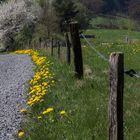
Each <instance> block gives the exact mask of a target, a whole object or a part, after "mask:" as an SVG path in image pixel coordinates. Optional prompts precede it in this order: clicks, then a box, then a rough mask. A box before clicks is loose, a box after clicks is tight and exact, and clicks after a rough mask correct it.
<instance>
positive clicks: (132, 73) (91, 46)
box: [81, 34, 140, 78]
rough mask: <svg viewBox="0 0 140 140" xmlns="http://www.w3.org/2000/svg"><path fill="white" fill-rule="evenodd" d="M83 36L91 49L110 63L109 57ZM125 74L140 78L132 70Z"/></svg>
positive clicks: (139, 75)
mask: <svg viewBox="0 0 140 140" xmlns="http://www.w3.org/2000/svg"><path fill="white" fill-rule="evenodd" d="M81 36H82V37H83V38H84V40H85V41H86V42H87V44H88V45H89V47H90V48H91V49H92V50H94V51H95V52H96V53H97V54H98V55H99V57H100V58H102V59H103V60H104V61H106V62H108V63H109V59H108V58H107V57H105V56H104V55H103V54H102V53H100V52H99V51H98V50H97V49H96V48H95V47H94V46H95V45H93V44H91V43H90V42H89V41H88V40H87V39H86V37H85V36H84V35H83V34H81ZM124 73H125V74H127V75H129V76H130V77H136V78H140V74H138V73H136V72H135V71H134V70H133V72H132V70H129V71H124Z"/></svg>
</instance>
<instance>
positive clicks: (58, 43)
mask: <svg viewBox="0 0 140 140" xmlns="http://www.w3.org/2000/svg"><path fill="white" fill-rule="evenodd" d="M57 46H58V58H59V59H60V42H59V41H58V42H57Z"/></svg>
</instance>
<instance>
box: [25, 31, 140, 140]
mask: <svg viewBox="0 0 140 140" xmlns="http://www.w3.org/2000/svg"><path fill="white" fill-rule="evenodd" d="M98 31H99V32H100V33H102V34H101V35H102V37H106V39H105V40H106V41H107V42H110V40H112V41H113V42H114V40H116V39H115V37H116V38H119V37H118V36H115V37H114V34H113V35H112V36H111V35H110V34H111V33H112V32H111V31H110V30H109V31H108V33H107V30H98ZM91 32H92V31H91ZM99 32H97V30H96V33H99ZM114 32H117V31H114ZM118 32H119V31H118ZM100 33H99V34H100ZM117 34H119V33H117ZM133 34H135V33H133ZM107 35H108V36H107ZM136 36H137V35H135V36H134V37H136ZM109 37H111V38H109ZM96 49H98V50H99V51H100V52H101V53H102V54H104V55H105V56H106V57H107V58H109V55H110V53H111V52H114V51H121V52H124V54H125V67H126V68H128V69H129V68H133V69H135V70H136V71H137V72H139V73H140V65H139V62H140V57H139V53H140V45H139V44H138V45H135V44H133V45H132V44H130V45H127V44H123V45H121V44H110V43H109V44H107V45H106V46H102V45H100V44H98V46H96ZM42 54H43V55H47V57H48V59H49V60H51V61H52V62H53V63H54V64H53V65H52V66H51V71H52V72H53V73H54V74H55V77H54V79H55V81H56V84H55V86H54V87H52V88H51V90H50V91H49V93H48V94H47V95H46V97H45V101H44V102H42V103H40V104H38V105H36V106H34V107H33V108H32V109H31V114H28V115H27V118H28V117H29V118H28V119H27V122H26V123H25V124H24V125H23V126H22V129H24V130H25V132H26V136H25V140H107V139H108V99H109V76H108V75H109V74H108V70H109V65H108V63H107V62H105V61H104V60H102V59H101V58H100V57H99V56H98V55H97V54H96V53H95V52H94V51H92V50H91V49H90V48H89V47H88V46H86V47H83V58H84V69H85V71H90V73H88V72H87V73H86V74H85V76H84V79H81V80H78V79H75V78H74V76H73V75H74V70H73V64H72V65H70V66H68V65H67V64H66V62H65V61H64V58H65V57H64V56H65V55H64V52H63V54H62V55H63V58H62V59H63V62H62V61H60V60H57V58H56V57H53V58H52V57H51V56H50V55H49V53H46V52H42ZM139 87H140V79H137V78H131V77H129V76H126V75H125V89H124V130H125V140H139V138H140V115H139V114H140V109H139V108H140V102H139V99H140V88H139ZM47 107H53V108H54V109H55V112H52V113H50V114H48V115H46V117H45V118H44V119H42V120H38V119H37V116H38V115H39V114H40V112H42V110H43V109H45V108H47ZM60 110H65V111H66V112H67V116H66V117H63V118H61V117H60V116H59V114H58V112H59V111H60Z"/></svg>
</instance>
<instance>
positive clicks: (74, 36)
mask: <svg viewBox="0 0 140 140" xmlns="http://www.w3.org/2000/svg"><path fill="white" fill-rule="evenodd" d="M70 33H71V40H72V45H73V52H74V65H75V76H76V77H77V78H82V77H83V58H82V48H81V41H80V37H79V24H78V22H72V23H70Z"/></svg>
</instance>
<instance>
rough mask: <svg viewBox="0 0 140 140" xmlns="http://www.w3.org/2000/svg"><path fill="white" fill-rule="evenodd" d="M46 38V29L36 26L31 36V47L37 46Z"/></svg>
mask: <svg viewBox="0 0 140 140" xmlns="http://www.w3.org/2000/svg"><path fill="white" fill-rule="evenodd" d="M47 38H48V34H47V28H46V26H45V25H44V24H37V25H36V27H35V30H34V33H33V35H32V41H31V44H32V45H38V43H39V42H40V41H44V40H46V39H47Z"/></svg>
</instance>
